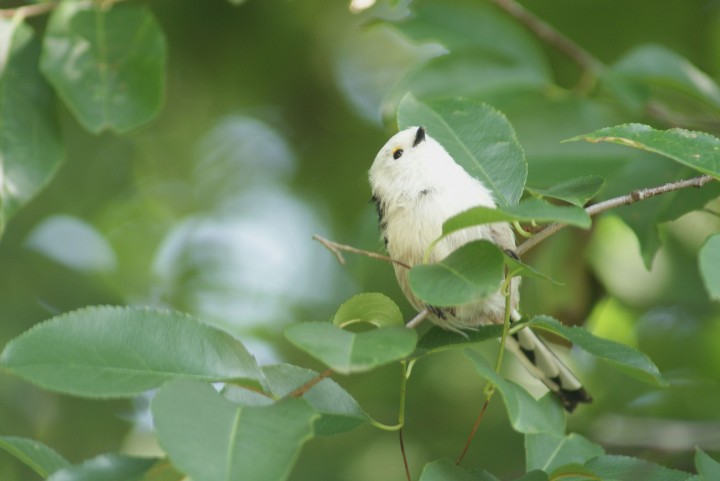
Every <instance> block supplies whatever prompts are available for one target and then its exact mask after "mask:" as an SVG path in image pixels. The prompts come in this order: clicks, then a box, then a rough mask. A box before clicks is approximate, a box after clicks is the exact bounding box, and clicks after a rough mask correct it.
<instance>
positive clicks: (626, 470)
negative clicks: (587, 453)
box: [585, 455, 690, 481]
mask: <svg viewBox="0 0 720 481" xmlns="http://www.w3.org/2000/svg"><path fill="white" fill-rule="evenodd" d="M585 467H586V468H588V469H590V470H591V471H592V472H594V473H595V474H596V475H598V476H600V477H601V478H602V479H610V480H612V481H688V478H689V477H690V474H689V473H685V472H683V471H677V470H674V469H669V468H666V467H664V466H660V465H658V464H654V463H651V462H649V461H645V460H644V459H637V458H631V457H627V456H612V455H607V456H598V457H597V458H594V459H591V460H590V461H588V462H587V463H586V464H585Z"/></svg>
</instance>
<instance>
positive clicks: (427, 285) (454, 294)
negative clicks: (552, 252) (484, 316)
mask: <svg viewBox="0 0 720 481" xmlns="http://www.w3.org/2000/svg"><path fill="white" fill-rule="evenodd" d="M503 265H504V261H503V255H502V253H501V252H500V250H499V249H498V248H497V246H496V245H495V244H492V243H491V242H488V241H484V240H481V241H474V242H470V243H468V244H465V245H464V246H462V247H460V248H459V249H457V250H455V251H453V252H452V253H451V254H450V255H449V256H447V257H446V258H444V259H442V260H440V261H439V262H435V263H432V264H419V265H416V266H414V267H413V268H412V269H410V273H409V277H408V279H409V281H410V288H411V289H412V291H413V293H415V295H416V296H418V297H419V298H420V299H422V300H423V301H424V302H426V303H427V304H429V305H432V306H448V307H452V306H458V305H462V304H467V303H471V302H475V301H479V300H481V299H483V298H484V297H487V296H488V295H490V294H492V293H494V292H495V291H497V290H498V288H499V287H500V283H501V282H502V279H503V275H504V274H503Z"/></svg>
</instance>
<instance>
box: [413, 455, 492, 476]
mask: <svg viewBox="0 0 720 481" xmlns="http://www.w3.org/2000/svg"><path fill="white" fill-rule="evenodd" d="M479 479H480V480H481V479H482V478H479V477H478V476H476V475H475V474H471V473H470V472H468V471H465V470H464V469H463V468H461V467H460V466H457V465H456V464H455V463H454V462H452V461H450V460H449V459H440V460H437V461H433V462H431V463H428V464H426V465H425V466H423V470H422V472H421V473H420V480H419V481H478V480H479Z"/></svg>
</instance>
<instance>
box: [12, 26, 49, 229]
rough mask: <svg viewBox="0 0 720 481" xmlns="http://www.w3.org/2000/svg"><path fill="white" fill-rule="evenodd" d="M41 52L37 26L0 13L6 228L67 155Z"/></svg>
mask: <svg viewBox="0 0 720 481" xmlns="http://www.w3.org/2000/svg"><path fill="white" fill-rule="evenodd" d="M39 57H40V42H39V41H38V40H37V39H36V38H35V37H34V35H33V30H32V28H30V27H29V26H27V25H26V24H25V23H23V22H21V21H16V20H10V19H3V18H0V159H2V161H1V162H0V233H2V230H3V228H4V226H5V223H6V222H7V220H8V219H9V218H10V217H11V216H12V215H13V214H14V213H15V212H16V211H17V210H18V209H19V208H20V207H21V206H22V205H24V204H25V203H27V202H28V201H29V200H30V199H32V198H33V196H35V194H37V193H38V191H40V189H42V188H43V187H44V186H45V184H47V183H48V181H49V180H50V179H51V178H52V176H53V175H54V174H55V171H56V169H57V167H58V165H59V164H60V162H62V159H63V147H62V140H61V138H60V127H59V125H58V122H57V115H56V111H55V97H54V95H53V92H52V89H51V88H50V86H49V85H48V84H47V82H46V81H45V79H44V78H43V77H42V75H40V72H39V71H38V67H37V64H38V59H39Z"/></svg>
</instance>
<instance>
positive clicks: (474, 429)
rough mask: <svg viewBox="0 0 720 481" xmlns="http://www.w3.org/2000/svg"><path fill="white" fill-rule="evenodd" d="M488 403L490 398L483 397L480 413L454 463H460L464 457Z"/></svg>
mask: <svg viewBox="0 0 720 481" xmlns="http://www.w3.org/2000/svg"><path fill="white" fill-rule="evenodd" d="M489 404H490V398H489V397H487V398H485V403H484V404H483V407H482V409H480V414H478V417H477V419H476V420H475V425H474V426H473V428H472V431H470V435H469V436H468V439H467V441H466V442H465V447H464V448H463V450H462V452H461V453H460V456H458V458H457V459H456V460H455V464H456V465H460V463H462V460H463V458H465V455H466V454H467V452H468V449H470V444H472V440H473V438H475V432H476V431H477V429H478V427H479V426H480V422H481V421H482V418H483V416H484V415H485V411H486V410H487V407H488V405H489Z"/></svg>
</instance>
